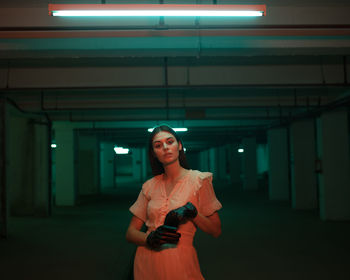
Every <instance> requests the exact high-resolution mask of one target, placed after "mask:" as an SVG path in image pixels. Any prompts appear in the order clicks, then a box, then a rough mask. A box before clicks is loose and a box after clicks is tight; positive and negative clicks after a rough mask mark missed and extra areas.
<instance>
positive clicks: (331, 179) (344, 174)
mask: <svg viewBox="0 0 350 280" xmlns="http://www.w3.org/2000/svg"><path fill="white" fill-rule="evenodd" d="M318 130H319V131H318V137H317V138H318V139H317V140H318V156H319V158H320V159H321V161H322V173H320V174H319V177H318V179H319V194H320V197H319V203H320V216H321V219H322V220H350V151H349V116H348V111H347V110H346V109H343V110H339V111H333V112H329V113H324V114H323V115H322V116H321V119H320V121H319V125H318Z"/></svg>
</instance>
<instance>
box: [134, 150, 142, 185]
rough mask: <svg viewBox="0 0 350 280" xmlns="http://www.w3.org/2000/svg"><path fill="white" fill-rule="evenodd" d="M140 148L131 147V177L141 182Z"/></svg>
mask: <svg viewBox="0 0 350 280" xmlns="http://www.w3.org/2000/svg"><path fill="white" fill-rule="evenodd" d="M141 152H142V150H141V148H133V149H132V170H133V178H134V180H135V182H138V183H141V182H142V166H141V164H142V161H141V158H142V154H141Z"/></svg>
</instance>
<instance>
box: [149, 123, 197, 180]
mask: <svg viewBox="0 0 350 280" xmlns="http://www.w3.org/2000/svg"><path fill="white" fill-rule="evenodd" d="M161 131H166V132H169V133H170V134H172V135H173V136H174V137H175V139H176V141H177V142H178V143H179V144H180V143H181V144H182V149H181V150H180V151H179V162H180V165H181V166H182V167H183V168H185V169H190V168H189V166H188V163H187V159H186V155H185V152H184V146H183V143H182V140H181V139H180V137H179V136H178V135H177V134H176V132H175V131H174V130H173V129H172V128H171V127H170V126H168V125H166V124H162V125H159V126H157V127H155V128H154V129H153V131H152V132H151V135H150V136H149V141H148V158H149V162H150V164H151V168H152V174H153V176H156V175H159V174H162V173H164V167H163V164H162V163H161V162H160V161H159V160H158V159H157V157H156V155H155V154H154V151H153V138H154V136H155V135H156V134H157V133H159V132H161Z"/></svg>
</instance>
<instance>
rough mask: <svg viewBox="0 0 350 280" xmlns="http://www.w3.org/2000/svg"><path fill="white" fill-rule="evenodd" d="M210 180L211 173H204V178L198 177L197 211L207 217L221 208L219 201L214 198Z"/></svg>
mask: <svg viewBox="0 0 350 280" xmlns="http://www.w3.org/2000/svg"><path fill="white" fill-rule="evenodd" d="M212 180H213V176H212V174H211V173H206V175H205V176H201V177H200V184H201V186H200V189H199V193H198V194H199V199H198V202H199V203H198V206H199V210H198V211H199V213H201V214H202V215H204V216H207V217H208V216H210V215H212V214H214V212H216V211H218V210H220V209H221V208H222V205H221V203H220V201H219V200H218V199H217V198H216V195H215V192H214V188H213V184H212Z"/></svg>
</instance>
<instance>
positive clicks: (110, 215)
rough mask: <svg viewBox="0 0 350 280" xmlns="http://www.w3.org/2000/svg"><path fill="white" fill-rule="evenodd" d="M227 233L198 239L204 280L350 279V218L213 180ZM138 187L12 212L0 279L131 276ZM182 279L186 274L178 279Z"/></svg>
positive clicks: (0, 246)
mask: <svg viewBox="0 0 350 280" xmlns="http://www.w3.org/2000/svg"><path fill="white" fill-rule="evenodd" d="M216 192H217V196H218V198H219V199H220V200H221V202H222V203H223V205H224V208H223V209H222V210H221V211H220V215H221V219H222V225H223V234H222V235H221V236H220V237H219V238H218V239H215V238H213V237H211V236H208V235H206V234H204V233H202V232H199V233H198V234H197V236H196V240H195V245H196V248H197V251H198V255H199V260H200V264H201V268H202V272H203V274H204V276H205V277H206V279H207V280H208V279H209V280H210V279H213V280H214V279H238V280H254V279H259V280H260V279H266V280H275V279H276V280H277V279H278V280H279V279H283V280H288V279H293V280H294V279H318V280H323V279H332V280H337V279H347V280H348V279H350V222H322V221H321V220H320V219H319V217H318V213H317V211H300V210H299V211H296V210H292V209H291V207H290V206H289V203H287V202H272V201H269V200H268V199H267V195H266V193H265V192H263V191H259V192H243V191H239V190H236V191H232V190H231V188H229V187H228V186H223V185H220V184H219V185H216ZM137 193H138V190H137V189H135V188H130V189H128V188H126V187H124V188H119V189H117V190H109V191H107V192H106V193H105V194H103V195H99V196H93V197H84V198H80V199H79V203H78V205H77V206H75V207H55V208H54V209H53V216H52V217H50V218H33V217H21V218H15V217H11V218H10V221H9V236H8V239H7V240H0V279H2V280H14V279H16V280H17V279H23V280H25V279H35V280H41V279H42V280H44V279H45V280H47V279H50V280H56V279H65V280H70V279H84V280H92V279H94V280H97V279H99V280H113V279H128V274H129V271H130V269H131V260H132V255H133V252H134V250H135V246H134V245H132V244H128V243H127V242H126V241H125V231H126V229H127V226H128V223H129V219H130V217H131V215H130V214H129V212H128V207H129V206H130V205H131V203H132V202H133V201H134V199H136V196H137ZM179 279H181V277H179Z"/></svg>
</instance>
